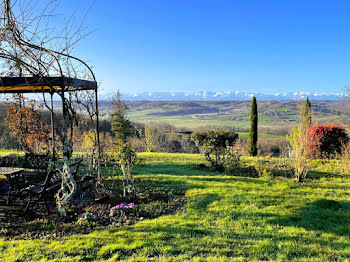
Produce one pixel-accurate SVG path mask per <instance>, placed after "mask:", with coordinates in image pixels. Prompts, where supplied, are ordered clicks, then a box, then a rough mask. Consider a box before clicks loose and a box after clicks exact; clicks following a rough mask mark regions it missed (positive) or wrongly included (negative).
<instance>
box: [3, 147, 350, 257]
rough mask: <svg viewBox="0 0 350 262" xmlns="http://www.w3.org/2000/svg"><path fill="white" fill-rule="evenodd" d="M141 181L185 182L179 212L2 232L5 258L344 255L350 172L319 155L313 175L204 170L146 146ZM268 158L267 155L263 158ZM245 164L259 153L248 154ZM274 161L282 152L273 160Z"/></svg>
mask: <svg viewBox="0 0 350 262" xmlns="http://www.w3.org/2000/svg"><path fill="white" fill-rule="evenodd" d="M140 158H142V165H140V166H139V167H137V168H136V169H135V177H136V178H137V179H139V180H140V181H141V183H143V184H149V185H152V186H159V187H181V188H184V189H186V196H187V198H188V200H187V203H186V205H185V206H184V207H183V208H182V209H181V210H180V211H178V212H177V213H175V214H171V215H166V216H162V217H159V218H156V219H153V220H146V221H142V222H139V223H137V224H135V225H132V226H123V227H119V228H97V229H96V230H95V231H93V232H91V233H90V234H88V235H75V236H72V237H66V238H61V239H57V240H53V241H49V240H39V239H38V240H34V241H33V240H32V241H30V240H1V239H0V261H2V260H3V261H104V260H106V261H117V260H118V261H119V260H121V261H149V260H153V261H188V260H191V261H258V260H275V261H292V260H295V261H347V260H346V258H349V257H350V202H349V197H350V177H349V176H348V175H340V172H339V170H340V168H339V166H338V164H337V163H336V162H332V161H331V162H330V163H326V164H325V163H323V162H322V161H316V162H314V165H315V168H314V170H313V172H312V179H311V180H308V181H307V182H305V183H302V184H297V183H295V182H293V181H292V180H290V179H285V178H279V179H277V178H274V179H273V178H247V177H238V176H230V175H224V174H217V173H213V172H209V171H206V170H199V169H198V167H197V165H198V164H199V163H203V162H204V159H203V158H202V157H201V156H200V155H189V154H167V153H144V154H140ZM261 160H264V159H261ZM243 161H244V164H245V165H249V163H251V162H252V161H253V162H254V161H255V160H254V159H252V158H244V159H243ZM270 161H271V163H273V162H274V161H279V160H274V159H272V160H270Z"/></svg>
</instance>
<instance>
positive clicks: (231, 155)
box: [224, 146, 240, 173]
mask: <svg viewBox="0 0 350 262" xmlns="http://www.w3.org/2000/svg"><path fill="white" fill-rule="evenodd" d="M224 165H225V171H226V172H227V173H233V172H234V171H236V169H237V167H239V165H240V155H239V153H238V152H237V150H236V149H235V147H233V146H229V147H227V150H226V154H225V161H224Z"/></svg>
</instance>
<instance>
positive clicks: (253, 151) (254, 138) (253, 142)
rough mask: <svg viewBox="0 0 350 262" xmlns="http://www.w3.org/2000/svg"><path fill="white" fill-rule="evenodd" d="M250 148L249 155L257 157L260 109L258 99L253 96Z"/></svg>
mask: <svg viewBox="0 0 350 262" xmlns="http://www.w3.org/2000/svg"><path fill="white" fill-rule="evenodd" d="M249 138H250V148H249V154H250V156H256V155H257V154H258V147H257V143H258V107H257V104H256V98H255V96H253V99H252V108H251V111H250V131H249Z"/></svg>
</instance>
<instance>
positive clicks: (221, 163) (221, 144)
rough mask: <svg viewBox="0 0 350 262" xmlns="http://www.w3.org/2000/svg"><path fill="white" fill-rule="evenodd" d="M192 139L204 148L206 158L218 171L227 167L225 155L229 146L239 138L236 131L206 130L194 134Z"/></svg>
mask: <svg viewBox="0 0 350 262" xmlns="http://www.w3.org/2000/svg"><path fill="white" fill-rule="evenodd" d="M192 139H193V141H194V142H195V143H196V145H197V146H198V147H199V148H200V149H201V150H202V152H203V154H204V156H205V158H206V159H207V161H209V163H210V164H211V165H212V166H213V167H214V168H215V169H216V170H218V171H222V170H223V169H224V167H225V155H226V149H227V147H228V146H233V145H234V143H235V142H236V140H237V139H238V134H236V133H235V132H226V131H205V132H196V133H194V134H192Z"/></svg>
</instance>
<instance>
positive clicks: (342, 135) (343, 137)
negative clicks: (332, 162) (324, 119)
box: [308, 124, 349, 159]
mask: <svg viewBox="0 0 350 262" xmlns="http://www.w3.org/2000/svg"><path fill="white" fill-rule="evenodd" d="M308 136H309V148H310V151H309V152H310V153H309V157H310V158H323V159H328V158H332V157H334V156H335V155H336V154H341V151H342V147H343V145H346V144H347V143H348V142H349V137H348V135H347V133H346V131H345V128H343V127H341V126H337V125H335V124H327V125H313V126H311V127H310V128H309V130H308Z"/></svg>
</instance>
